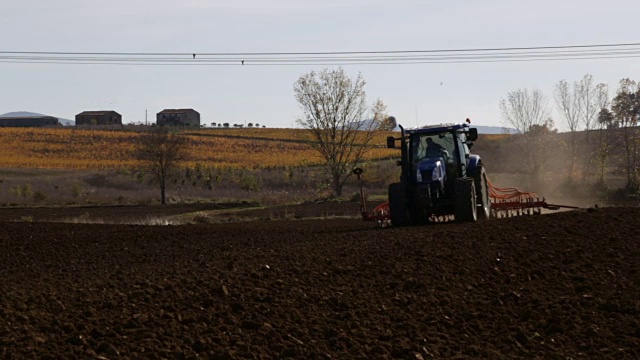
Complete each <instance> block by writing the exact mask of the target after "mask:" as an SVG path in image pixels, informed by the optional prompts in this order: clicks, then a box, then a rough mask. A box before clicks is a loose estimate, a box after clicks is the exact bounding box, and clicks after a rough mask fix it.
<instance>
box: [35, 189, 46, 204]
mask: <svg viewBox="0 0 640 360" xmlns="http://www.w3.org/2000/svg"><path fill="white" fill-rule="evenodd" d="M33 200H35V201H36V202H42V201H45V200H47V195H46V194H45V193H43V192H42V191H36V192H34V193H33Z"/></svg>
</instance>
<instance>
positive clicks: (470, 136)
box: [467, 128, 478, 141]
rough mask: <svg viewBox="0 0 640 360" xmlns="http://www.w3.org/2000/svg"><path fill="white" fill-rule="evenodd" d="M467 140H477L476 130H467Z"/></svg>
mask: <svg viewBox="0 0 640 360" xmlns="http://www.w3.org/2000/svg"><path fill="white" fill-rule="evenodd" d="M467 140H468V141H476V140H478V129H476V128H470V129H469V134H468V135H467Z"/></svg>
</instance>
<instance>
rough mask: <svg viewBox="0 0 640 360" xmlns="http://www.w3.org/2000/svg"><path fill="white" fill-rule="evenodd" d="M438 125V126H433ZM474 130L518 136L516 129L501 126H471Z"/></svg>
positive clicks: (483, 132) (480, 132) (397, 128)
mask: <svg viewBox="0 0 640 360" xmlns="http://www.w3.org/2000/svg"><path fill="white" fill-rule="evenodd" d="M433 125H436V124H433ZM469 126H470V127H472V128H476V129H478V134H485V135H489V134H516V133H517V131H516V129H512V128H507V127H501V126H483V125H474V124H471V125H469ZM405 129H411V127H407V128H405ZM393 131H400V127H396V128H395V129H393Z"/></svg>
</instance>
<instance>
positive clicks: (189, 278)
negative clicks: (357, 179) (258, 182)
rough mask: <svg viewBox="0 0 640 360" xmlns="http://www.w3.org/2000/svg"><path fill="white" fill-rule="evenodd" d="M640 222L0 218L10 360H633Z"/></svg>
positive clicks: (606, 217)
mask: <svg viewBox="0 0 640 360" xmlns="http://www.w3.org/2000/svg"><path fill="white" fill-rule="evenodd" d="M136 211H139V209H136ZM322 211H327V210H326V209H324V210H322ZM318 215H321V214H318ZM0 218H7V217H6V216H3V217H0ZM43 218H46V216H43ZM638 219H640V209H638V208H606V209H596V210H593V211H589V212H587V211H573V212H564V213H556V214H550V215H542V216H532V217H519V218H511V219H501V220H492V221H488V222H481V223H477V224H456V223H450V224H439V225H429V226H422V227H408V228H391V229H380V228H378V227H377V226H376V225H375V224H374V223H366V222H362V221H360V220H355V219H354V220H352V219H330V220H275V221H264V220H259V221H249V222H247V221H245V222H239V223H225V224H203V225H186V226H134V225H92V224H62V223H47V222H37V221H36V222H11V221H4V222H0V357H1V358H5V359H23V358H49V359H58V358H71V359H73V358H77V359H85V358H89V359H91V358H94V359H95V358H100V359H105V358H107V359H116V358H149V359H154V358H172V359H173V358H177V359H195V358H196V357H198V358H212V359H235V358H238V359H241V358H249V359H273V358H288V357H290V358H300V359H376V358H400V359H430V358H435V359H452V358H490V359H500V358H509V359H511V358H526V359H529V358H540V359H567V358H573V359H578V358H589V359H606V358H611V359H638V358H640V324H639V321H640V274H639V273H638V268H639V265H638V264H640V252H639V248H640V246H639V239H640V226H639V225H638Z"/></svg>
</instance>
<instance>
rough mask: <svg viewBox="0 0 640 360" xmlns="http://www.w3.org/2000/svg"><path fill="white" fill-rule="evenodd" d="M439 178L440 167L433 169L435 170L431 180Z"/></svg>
mask: <svg viewBox="0 0 640 360" xmlns="http://www.w3.org/2000/svg"><path fill="white" fill-rule="evenodd" d="M438 180H440V168H439V167H437V168H435V169H433V172H432V173H431V181H438Z"/></svg>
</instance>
